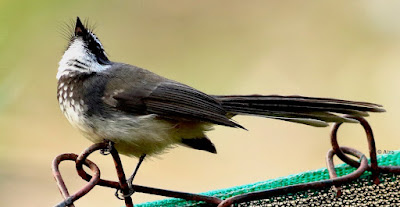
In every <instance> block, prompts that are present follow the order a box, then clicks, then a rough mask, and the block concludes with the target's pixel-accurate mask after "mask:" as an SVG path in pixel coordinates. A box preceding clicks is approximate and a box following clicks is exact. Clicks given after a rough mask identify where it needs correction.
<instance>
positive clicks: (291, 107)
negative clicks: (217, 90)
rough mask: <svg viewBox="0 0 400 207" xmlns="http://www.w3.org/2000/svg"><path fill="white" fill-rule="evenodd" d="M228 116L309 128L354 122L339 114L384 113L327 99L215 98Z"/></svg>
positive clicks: (376, 107) (361, 104)
mask: <svg viewBox="0 0 400 207" xmlns="http://www.w3.org/2000/svg"><path fill="white" fill-rule="evenodd" d="M215 98H217V99H218V100H219V101H220V103H221V105H222V107H223V108H224V109H225V110H226V111H228V112H229V113H230V114H232V115H236V114H242V115H256V116H263V117H267V118H273V119H279V120H284V121H290V122H295V123H302V124H307V125H312V126H319V127H323V126H327V125H328V122H357V121H356V120H353V119H349V118H345V117H343V116H340V114H342V115H343V114H346V115H355V116H368V112H384V111H385V110H384V109H383V108H381V107H382V106H381V105H378V104H373V103H367V102H356V101H346V100H340V99H331V98H312V97H303V96H277V95H271V96H260V95H250V96H215Z"/></svg>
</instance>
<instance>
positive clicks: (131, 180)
mask: <svg viewBox="0 0 400 207" xmlns="http://www.w3.org/2000/svg"><path fill="white" fill-rule="evenodd" d="M145 157H146V154H143V155H142V156H140V158H139V162H138V164H137V165H136V168H135V171H133V173H132V175H131V176H130V177H129V179H128V180H127V182H128V186H129V188H130V192H131V193H129V194H130V195H125V196H131V195H132V194H133V193H134V192H135V191H134V190H133V179H134V178H135V176H136V173H137V172H138V170H139V167H140V165H141V164H142V162H143V160H144V158H145Z"/></svg>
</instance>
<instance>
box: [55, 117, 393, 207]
mask: <svg viewBox="0 0 400 207" xmlns="http://www.w3.org/2000/svg"><path fill="white" fill-rule="evenodd" d="M346 118H351V119H356V120H358V121H359V122H360V124H361V125H362V127H363V128H364V130H365V133H366V135H367V142H368V147H369V154H370V160H371V164H368V160H367V158H366V157H365V155H364V154H363V153H361V152H360V151H358V150H356V149H354V148H350V147H344V146H339V144H338V141H337V132H338V129H339V127H340V126H341V125H342V123H336V124H334V125H333V128H332V130H331V144H332V149H331V150H329V151H328V153H327V155H326V163H327V168H328V171H329V176H330V179H328V180H321V181H315V182H310V183H302V184H297V185H290V186H284V187H279V188H274V189H268V190H262V191H256V192H251V193H245V194H241V195H237V196H233V197H230V198H227V199H225V200H221V199H219V198H217V197H213V196H205V195H199V194H192V193H186V192H178V191H171V190H165V189H158V188H152V187H146V186H140V185H133V190H134V191H135V192H141V193H147V194H154V195H161V196H166V197H173V198H181V199H185V200H191V201H203V202H205V203H209V204H214V205H215V206H218V207H227V206H231V205H232V204H236V203H242V202H248V201H253V200H259V199H266V198H269V197H271V196H277V195H284V194H288V193H295V192H299V191H305V190H309V189H322V188H326V187H331V186H333V187H334V189H336V193H337V194H336V196H341V195H342V193H341V188H340V186H341V185H343V184H345V183H349V182H351V181H353V180H355V179H357V178H359V177H360V176H361V175H362V174H363V173H364V172H365V171H371V172H372V180H373V182H374V183H375V184H379V182H380V181H379V174H380V173H395V174H400V166H378V163H377V157H376V147H375V140H374V136H373V133H372V129H371V127H370V125H369V124H368V122H367V121H366V120H365V119H364V118H362V117H357V116H346ZM97 150H101V152H102V153H103V154H105V153H104V152H109V154H111V155H112V157H113V160H114V164H115V169H116V172H117V176H118V182H117V181H110V180H103V179H101V178H100V169H99V168H98V167H97V165H96V164H95V163H93V162H92V161H90V160H89V159H87V157H88V156H89V155H90V154H92V153H93V152H95V151H97ZM346 154H348V155H352V156H354V157H356V158H358V161H357V160H354V159H352V158H350V157H348V156H347V155H346ZM334 155H336V156H338V157H339V158H340V159H341V160H342V161H343V162H345V163H347V164H349V165H350V166H352V167H355V168H357V169H356V170H355V171H354V172H352V173H350V174H348V175H344V176H341V177H337V174H336V171H335V166H334V163H333V156H334ZM66 160H71V161H75V163H76V170H77V172H78V174H79V176H80V177H81V178H82V179H84V180H86V181H87V182H88V184H87V185H86V186H84V187H83V188H82V189H80V190H79V191H77V192H76V193H74V194H72V195H70V194H69V192H68V190H67V187H66V186H65V183H64V181H63V178H62V176H61V173H60V171H59V167H58V166H59V165H60V163H61V162H63V161H66ZM83 165H85V166H87V167H89V168H90V170H91V171H92V173H93V175H89V174H88V173H87V172H85V171H84V169H83ZM52 169H53V176H54V178H55V179H56V182H57V185H58V188H59V189H60V192H61V195H62V196H63V198H64V200H63V201H62V202H60V203H59V204H57V205H56V206H57V207H66V206H69V207H74V204H73V202H74V201H76V200H78V199H79V198H81V197H82V196H84V195H85V194H87V193H88V192H89V191H90V190H91V189H93V188H94V187H95V186H96V185H99V186H103V187H109V188H114V189H116V193H115V195H116V196H117V197H118V198H119V199H121V200H124V201H125V205H126V207H133V202H132V198H131V197H130V196H129V195H131V194H132V192H130V191H131V189H129V186H128V183H127V181H126V177H125V173H124V170H123V167H122V163H121V159H120V157H119V154H118V152H117V150H116V149H115V148H114V146H113V145H112V144H111V145H110V144H109V143H108V142H107V143H106V142H105V143H98V144H94V145H92V146H90V147H89V148H87V149H85V150H84V151H83V152H82V153H81V154H80V155H77V154H73V153H66V154H61V155H58V156H57V157H56V158H55V159H54V160H53V164H52ZM119 194H122V195H123V196H122V198H121V197H120V196H119Z"/></svg>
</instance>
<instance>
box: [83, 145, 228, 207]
mask: <svg viewBox="0 0 400 207" xmlns="http://www.w3.org/2000/svg"><path fill="white" fill-rule="evenodd" d="M108 147H109V144H108V143H98V144H93V145H92V146H90V147H88V148H87V149H85V150H84V151H83V152H82V153H81V154H80V155H79V157H78V159H77V160H76V169H77V172H78V174H79V176H81V178H82V179H84V180H86V181H89V180H90V179H91V178H92V176H91V175H89V174H88V173H86V172H85V170H84V169H83V167H82V164H83V161H84V160H88V159H87V157H88V156H89V155H90V154H91V153H93V152H94V151H97V150H101V149H106V148H108ZM111 149H112V150H111V151H110V153H111V155H113V157H114V156H118V152H117V151H116V150H115V148H114V147H112V148H111ZM115 159H118V160H119V161H117V162H116V163H117V164H116V168H117V167H119V166H121V167H122V164H120V163H121V161H120V159H119V156H118V158H115ZM115 159H114V160H115ZM123 177H125V176H123ZM125 183H126V182H125ZM97 185H101V186H104V187H109V188H115V189H121V187H120V184H119V183H118V182H115V181H110V180H103V179H100V180H99V182H98V184H97ZM132 186H133V189H134V190H135V191H136V192H140V193H148V194H154V195H161V196H166V197H173V198H181V199H186V200H194V201H204V202H207V203H212V204H218V203H220V202H221V199H219V198H216V197H212V196H204V195H198V194H192V193H185V192H179V191H171V190H165V189H158V188H151V187H145V186H140V185H132Z"/></svg>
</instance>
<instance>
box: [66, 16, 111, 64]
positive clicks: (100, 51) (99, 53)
mask: <svg viewBox="0 0 400 207" xmlns="http://www.w3.org/2000/svg"><path fill="white" fill-rule="evenodd" d="M76 38H82V40H83V41H84V43H85V45H86V48H87V49H88V50H89V51H90V52H91V53H92V54H93V55H94V56H95V57H96V59H97V62H98V63H100V64H102V65H107V64H109V63H110V61H109V60H108V58H107V56H106V54H105V51H104V48H103V45H102V44H101V42H100V40H99V39H98V38H97V36H96V35H95V34H94V33H93V32H92V31H91V30H90V29H88V28H87V25H86V26H85V25H84V24H82V22H81V20H80V19H79V17H77V18H76V24H75V31H74V36H73V37H72V39H71V41H73V40H74V39H76Z"/></svg>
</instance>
